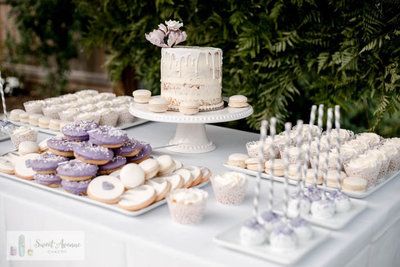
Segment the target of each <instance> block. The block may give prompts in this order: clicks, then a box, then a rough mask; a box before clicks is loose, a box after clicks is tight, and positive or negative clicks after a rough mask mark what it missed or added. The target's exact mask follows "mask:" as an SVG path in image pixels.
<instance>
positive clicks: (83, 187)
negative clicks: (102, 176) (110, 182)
mask: <svg viewBox="0 0 400 267" xmlns="http://www.w3.org/2000/svg"><path fill="white" fill-rule="evenodd" d="M90 181H91V180H90V179H89V180H85V181H76V182H74V181H69V180H62V181H61V186H62V188H64V189H65V191H68V192H70V193H72V194H74V195H81V196H82V195H86V191H87V188H88V186H89V183H90Z"/></svg>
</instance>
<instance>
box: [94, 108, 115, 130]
mask: <svg viewBox="0 0 400 267" xmlns="http://www.w3.org/2000/svg"><path fill="white" fill-rule="evenodd" d="M97 113H98V114H99V115H100V121H99V124H100V125H109V126H113V127H115V126H116V125H117V122H118V113H117V112H115V111H114V110H113V109H110V108H102V109H100V110H99V111H97Z"/></svg>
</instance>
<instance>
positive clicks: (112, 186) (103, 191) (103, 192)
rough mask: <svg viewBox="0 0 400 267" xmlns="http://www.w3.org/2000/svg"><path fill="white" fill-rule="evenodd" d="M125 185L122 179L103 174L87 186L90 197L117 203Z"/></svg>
mask: <svg viewBox="0 0 400 267" xmlns="http://www.w3.org/2000/svg"><path fill="white" fill-rule="evenodd" d="M124 189H125V188H124V185H123V184H122V183H121V181H120V180H119V179H118V178H116V177H113V176H109V175H103V176H98V177H96V178H94V179H93V180H92V181H91V182H90V183H89V186H88V188H87V195H88V197H89V198H91V199H94V200H97V201H100V202H104V203H108V204H114V203H117V202H118V201H119V199H120V196H121V195H122V193H124Z"/></svg>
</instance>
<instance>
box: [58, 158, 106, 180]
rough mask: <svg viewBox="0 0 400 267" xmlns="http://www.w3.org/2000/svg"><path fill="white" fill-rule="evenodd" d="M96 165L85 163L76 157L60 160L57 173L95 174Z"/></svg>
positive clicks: (78, 175)
mask: <svg viewBox="0 0 400 267" xmlns="http://www.w3.org/2000/svg"><path fill="white" fill-rule="evenodd" d="M97 170H98V167H97V166H96V165H92V164H87V163H84V162H82V161H79V160H77V159H74V160H70V161H66V162H62V163H60V164H59V165H58V167H57V174H58V175H62V176H71V177H86V176H91V177H93V176H95V175H96V173H97Z"/></svg>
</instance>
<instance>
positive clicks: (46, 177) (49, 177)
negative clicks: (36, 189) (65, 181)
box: [33, 173, 61, 185]
mask: <svg viewBox="0 0 400 267" xmlns="http://www.w3.org/2000/svg"><path fill="white" fill-rule="evenodd" d="M33 179H35V180H36V182H37V183H38V184H42V185H51V184H60V183H61V179H60V177H59V176H58V175H56V174H39V173H36V174H35V175H33Z"/></svg>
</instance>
